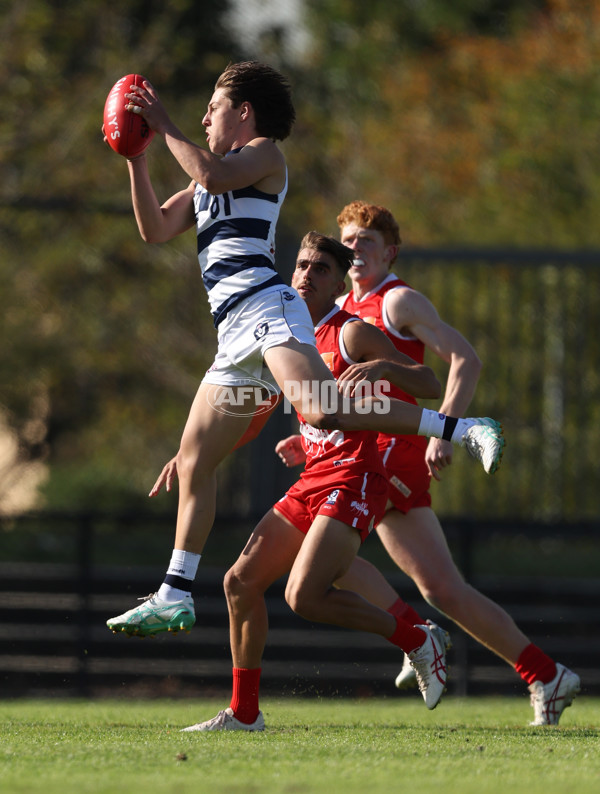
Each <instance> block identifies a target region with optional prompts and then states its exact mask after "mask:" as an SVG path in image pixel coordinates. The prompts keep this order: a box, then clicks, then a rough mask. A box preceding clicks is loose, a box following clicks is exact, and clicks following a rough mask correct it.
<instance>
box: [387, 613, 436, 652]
mask: <svg viewBox="0 0 600 794" xmlns="http://www.w3.org/2000/svg"><path fill="white" fill-rule="evenodd" d="M426 639H427V634H425V632H424V631H423V629H419V628H417V627H416V626H413V625H412V624H411V623H409V622H408V621H407V620H402V618H396V630H395V631H394V633H393V634H392V636H391V637H388V640H389V641H390V642H391V643H392V645H397V646H398V648H400V649H401V650H403V651H404V653H410V652H411V651H414V650H415V649H416V648H420V647H421V645H423V643H424V642H425V640H426Z"/></svg>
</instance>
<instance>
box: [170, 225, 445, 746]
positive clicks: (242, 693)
mask: <svg viewBox="0 0 600 794" xmlns="http://www.w3.org/2000/svg"><path fill="white" fill-rule="evenodd" d="M351 262H352V253H351V251H349V250H348V249H347V248H346V247H345V246H343V245H341V244H340V243H339V242H338V241H337V240H335V239H334V238H331V237H326V236H324V235H320V234H317V233H316V232H309V234H307V235H306V236H305V237H304V239H303V241H302V243H301V250H300V252H299V254H298V258H297V263H296V269H295V271H294V275H293V278H292V286H293V287H295V288H296V289H297V291H298V292H299V293H300V295H301V297H302V298H303V299H304V301H305V302H306V304H307V306H308V308H309V311H310V313H311V317H312V319H313V322H314V323H315V326H316V328H315V333H316V340H317V348H318V350H319V352H320V354H321V356H322V358H323V360H324V361H325V363H326V364H327V365H328V367H329V368H330V369H331V371H332V373H333V375H334V377H335V378H336V379H338V381H339V383H340V390H341V392H343V393H344V394H347V395H351V394H352V393H354V392H355V391H356V390H358V389H364V388H377V387H381V389H382V390H385V389H387V387H388V386H389V384H388V383H387V382H386V383H384V384H382V383H381V381H379V382H378V383H375V384H372V383H370V382H367V381H365V379H364V375H363V374H362V373H357V370H356V367H355V366H354V362H357V363H358V362H367V361H370V362H374V363H375V362H376V363H377V365H378V372H379V374H380V376H381V378H384V377H385V378H386V379H387V380H388V381H390V382H393V383H396V384H399V385H402V386H403V388H405V389H406V390H407V391H409V392H414V393H416V394H418V395H419V396H422V397H429V398H432V397H435V396H436V395H439V383H438V382H437V380H436V379H435V376H433V372H432V371H431V370H430V369H429V368H428V367H424V366H423V365H418V364H415V362H413V361H411V360H410V359H409V358H408V357H406V356H404V355H402V354H398V353H397V351H395V350H394V347H393V345H391V344H390V343H389V340H387V339H386V338H385V336H384V334H382V333H381V332H379V331H378V330H377V329H375V328H373V327H372V326H370V325H368V324H367V323H363V322H362V321H361V320H359V319H358V318H356V317H353V316H351V315H350V314H348V313H347V312H344V311H342V310H340V309H339V308H338V307H337V306H336V305H335V299H336V298H337V297H339V295H341V294H342V292H343V291H344V289H345V284H344V276H345V274H346V272H347V269H348V267H349V266H350V265H351ZM332 398H335V399H337V398H339V399H343V397H342V394H341V393H336V394H335V395H332ZM299 420H300V428H301V434H302V439H303V441H302V443H303V448H304V453H305V454H306V466H305V469H304V471H303V473H302V475H301V477H300V479H299V480H298V482H297V483H296V484H295V485H293V486H292V487H291V488H290V489H289V491H288V492H287V493H286V494H285V496H284V497H283V498H282V499H280V500H279V501H278V502H277V503H276V505H275V506H274V507H273V508H272V509H271V510H270V511H269V512H268V513H267V514H266V515H265V516H264V517H263V519H262V520H261V521H260V522H259V524H258V525H257V527H256V529H255V530H254V532H253V533H252V535H251V537H250V539H249V541H248V543H247V545H246V547H245V549H244V550H243V552H242V553H241V555H240V557H239V559H238V560H237V562H236V563H235V564H234V565H233V567H232V568H231V569H230V570H229V571H228V573H227V574H226V577H225V593H226V596H227V603H228V607H229V616H230V638H231V651H232V657H233V695H232V699H231V705H230V707H229V708H227V709H225V710H223V711H220V712H219V714H218V715H217V716H216V717H214V718H213V719H211V720H208V721H207V722H202V723H198V724H196V725H192V726H190V727H189V728H186V729H185V730H186V731H217V730H246V731H261V730H264V719H263V716H262V713H261V712H260V710H259V697H258V695H259V681H260V673H261V660H262V654H263V649H264V646H265V642H266V638H267V630H268V623H267V610H266V604H265V599H264V593H265V591H266V590H267V588H268V587H269V586H270V585H271V584H272V583H273V582H275V581H276V580H277V579H279V578H280V577H282V576H284V575H285V574H288V573H289V577H288V582H287V587H286V591H285V598H286V601H287V602H288V604H289V605H290V606H291V608H292V609H293V610H294V611H295V612H297V613H298V614H299V615H301V616H302V617H304V618H306V619H307V620H310V621H317V622H322V623H331V624H334V625H338V626H343V627H345V628H352V629H357V630H359V631H369V632H372V633H374V634H380V635H381V636H382V637H384V638H386V639H387V640H388V641H389V642H391V643H392V644H394V645H396V646H397V647H399V648H401V649H402V650H404V652H405V653H407V654H408V657H409V659H410V660H411V663H412V664H413V665H414V669H415V672H416V675H417V679H418V681H419V686H420V688H421V692H422V694H423V698H424V700H425V703H426V705H427V707H428V708H430V709H432V708H435V706H436V705H437V704H438V702H439V700H440V698H441V696H442V693H443V691H444V688H445V682H446V666H445V656H444V647H443V644H442V643H440V642H439V640H438V639H437V638H436V637H435V636H434V634H433V633H432V631H431V630H430V629H429V627H428V626H427V625H422V626H413V625H412V623H410V622H407V621H405V620H403V619H402V618H397V617H395V616H393V615H392V614H390V613H389V612H386V611H385V610H383V609H380V608H379V607H376V606H373V605H372V604H371V603H369V602H368V601H366V600H365V599H363V598H362V597H361V596H358V595H356V594H355V593H353V592H350V591H348V590H342V589H337V588H335V587H333V582H335V580H336V579H338V578H339V577H340V576H342V575H343V574H344V573H345V571H346V570H347V569H348V567H349V566H350V565H351V563H352V560H353V559H354V558H355V556H356V553H357V551H358V549H359V548H360V545H361V543H362V542H363V541H364V540H365V538H366V537H367V536H368V534H369V533H370V532H371V530H372V528H373V526H374V525H375V524H376V523H377V521H378V520H379V518H380V517H381V515H382V514H383V511H384V509H385V504H386V501H387V491H388V484H387V479H386V477H385V472H384V469H383V465H382V463H381V458H380V455H379V452H378V449H377V444H376V435H375V434H374V433H372V432H369V431H352V432H342V431H340V430H333V431H327V430H319V429H316V428H314V427H312V426H310V425H308V424H307V423H306V422H305V421H304V420H303V418H302V416H300V415H299ZM164 475H165V470H163V474H162V475H161V478H159V487H160V483H162V482H163V481H164Z"/></svg>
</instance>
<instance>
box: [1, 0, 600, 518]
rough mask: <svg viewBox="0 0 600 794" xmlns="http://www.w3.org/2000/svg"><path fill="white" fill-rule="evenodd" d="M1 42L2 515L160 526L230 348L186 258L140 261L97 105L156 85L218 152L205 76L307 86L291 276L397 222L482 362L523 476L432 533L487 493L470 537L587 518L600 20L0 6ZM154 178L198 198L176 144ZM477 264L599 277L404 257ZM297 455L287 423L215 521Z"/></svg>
mask: <svg viewBox="0 0 600 794" xmlns="http://www.w3.org/2000/svg"><path fill="white" fill-rule="evenodd" d="M0 40H1V41H2V46H1V48H0V85H2V89H1V90H2V94H3V103H2V105H3V108H4V109H5V112H4V113H3V114H2V115H1V116H0V163H1V169H2V170H1V179H0V252H1V261H0V291H1V295H2V309H3V310H2V312H1V314H0V324H1V333H2V340H3V341H2V345H1V346H0V431H1V435H0V438H1V441H0V474H1V477H0V508H1V510H2V511H4V512H5V513H6V512H11V511H12V512H18V511H19V510H21V509H24V508H28V509H29V508H31V507H33V506H38V507H44V508H48V509H58V508H61V509H65V508H69V509H88V508H96V509H103V510H106V509H109V508H120V509H122V508H127V509H131V510H135V509H138V508H139V509H142V508H143V509H144V510H147V509H148V506H147V505H146V494H147V492H148V490H149V488H150V486H151V485H152V483H153V482H154V479H155V477H156V475H157V474H158V472H159V471H160V469H161V467H162V465H163V463H164V462H165V461H166V460H167V459H168V458H170V457H171V456H172V454H173V453H174V452H175V451H176V449H177V446H178V443H179V438H180V434H181V430H182V428H183V424H184V422H185V419H186V417H187V412H188V409H189V405H190V403H191V400H192V397H193V395H194V393H195V390H196V388H197V385H198V383H199V381H200V380H201V378H202V375H203V373H204V371H205V369H206V367H207V366H208V365H209V364H210V363H211V361H212V357H213V355H214V350H215V332H214V329H213V327H212V323H211V319H210V316H209V312H208V306H207V301H206V297H205V294H204V290H203V286H202V282H201V278H200V272H199V268H198V265H197V260H196V256H195V240H194V236H193V232H190V233H189V235H186V236H184V237H183V238H180V239H178V240H175V241H172V242H171V243H169V244H166V245H161V246H154V245H147V244H144V243H143V242H142V241H141V239H140V238H139V235H138V233H137V228H136V226H135V222H134V219H133V215H132V212H131V208H130V198H129V181H128V177H127V171H126V164H125V162H124V161H121V159H120V158H119V157H118V156H117V155H115V154H114V152H112V151H111V150H109V149H108V148H107V147H106V146H105V145H104V144H103V142H102V135H101V132H100V126H101V123H102V111H103V106H104V101H105V98H106V95H107V93H108V91H109V90H110V88H111V86H112V85H113V83H114V82H115V81H116V80H117V79H118V78H119V77H121V76H122V75H123V74H127V73H129V72H139V73H141V74H143V75H145V76H146V77H148V79H150V80H151V81H152V83H153V84H154V85H155V87H156V88H157V90H158V91H159V93H160V95H161V97H162V98H163V100H164V101H165V104H166V106H167V108H168V109H169V111H170V113H171V115H172V117H173V119H174V120H175V121H176V123H177V124H178V125H179V126H180V127H181V129H182V130H183V131H184V133H186V134H187V135H188V136H189V137H190V138H192V139H193V140H196V141H202V140H203V136H202V128H201V119H202V117H203V114H204V111H205V107H206V103H207V101H208V99H209V98H210V95H211V92H212V88H213V85H214V82H215V79H216V77H217V76H218V75H219V73H220V72H221V71H222V69H223V68H224V67H225V66H226V65H227V63H228V62H229V61H231V60H241V59H246V58H257V59H260V60H265V61H267V62H269V63H271V64H273V65H274V66H275V67H277V68H279V69H281V70H282V71H283V72H284V73H286V74H287V75H288V76H289V77H290V79H291V82H292V85H293V88H294V96H295V104H296V109H297V115H298V121H297V124H296V127H295V130H294V132H293V134H292V137H291V138H290V139H289V140H288V141H286V142H285V144H284V149H285V153H286V155H287V158H288V165H289V169H290V177H291V185H290V191H289V194H288V198H287V199H286V203H285V205H284V209H283V212H282V216H281V220H280V226H279V237H278V258H279V264H280V268H281V270H282V272H283V273H285V274H289V272H290V271H291V266H292V262H293V258H294V254H295V250H296V246H297V243H298V241H299V240H300V238H301V236H302V235H303V234H304V232H305V231H307V230H308V229H310V228H316V229H319V230H320V231H323V232H325V233H337V227H336V223H335V219H336V215H337V213H338V212H339V210H340V209H341V207H342V206H343V205H344V204H346V203H347V202H349V201H351V200H353V199H355V198H362V199H365V200H367V201H371V202H374V203H380V204H384V205H386V206H388V207H389V208H390V209H391V210H392V211H393V212H394V214H395V215H396V217H397V218H398V220H399V222H400V225H401V231H402V236H403V240H404V244H405V247H406V249H407V254H406V261H405V260H404V259H402V260H401V261H400V262H399V266H398V272H399V273H402V274H403V277H404V278H406V280H408V281H409V282H410V283H412V284H413V285H414V286H415V287H417V288H418V289H420V290H421V291H422V292H424V293H425V294H427V295H429V296H430V297H431V298H432V299H433V300H434V301H435V302H436V303H437V304H438V305H440V306H443V307H444V308H443V317H444V319H447V320H448V321H449V322H451V323H452V324H454V325H455V326H456V327H458V328H459V329H460V330H461V331H463V332H464V333H465V335H466V336H468V338H470V339H471V341H473V343H474V344H475V346H476V348H477V349H478V352H479V353H480V355H481V356H482V358H483V359H484V363H485V365H486V366H485V369H484V375H483V377H482V383H481V389H480V390H479V392H478V395H477V397H476V400H475V403H474V405H473V407H472V413H493V415H497V416H499V417H502V418H504V420H505V423H506V426H507V435H508V436H509V450H508V452H507V461H506V464H505V467H504V468H503V470H502V471H501V472H500V474H499V475H498V477H497V478H495V479H494V480H493V481H491V482H490V481H486V480H485V478H484V476H483V475H481V473H480V472H477V475H481V476H478V478H477V479H476V480H475V478H474V475H473V471H474V469H472V468H468V464H469V462H468V461H467V462H466V463H464V462H463V461H462V460H457V462H456V466H455V469H454V470H453V471H452V473H451V474H449V475H447V477H446V478H445V482H444V483H442V485H441V486H440V487H438V486H437V485H436V486H434V489H435V490H434V496H435V499H436V502H435V504H436V507H437V508H438V512H440V514H441V515H445V514H450V515H461V514H472V513H473V510H474V508H473V505H472V503H471V501H470V496H471V495H472V494H473V491H479V492H480V499H479V502H478V503H477V510H476V512H477V513H478V514H481V515H485V514H486V513H487V514H493V515H494V516H504V517H508V518H510V517H511V516H513V515H519V516H521V517H528V516H529V517H534V518H540V517H541V518H549V519H553V520H554V519H557V518H561V517H566V518H569V519H580V518H587V519H589V518H593V517H595V516H596V515H597V513H598V506H599V502H598V496H597V485H596V483H597V480H598V473H599V472H598V466H599V464H598V458H597V455H596V454H595V450H596V449H597V448H598V445H599V444H600V438H599V436H600V430H599V424H598V410H599V409H598V397H599V396H600V395H599V394H598V391H599V385H598V383H597V380H598V370H599V368H600V367H599V365H600V354H599V352H600V351H599V347H600V342H599V341H598V338H597V335H596V334H595V332H594V330H593V329H594V328H595V327H596V325H597V316H598V313H597V308H598V301H599V300H600V292H599V280H598V269H597V265H598V262H597V261H596V259H595V256H594V251H597V250H600V224H599V223H598V222H597V219H598V217H599V216H600V169H598V168H597V167H596V165H597V159H598V154H597V153H598V144H599V136H600V91H599V90H598V89H599V86H600V0H454V1H453V2H452V3H448V2H447V0H396V2H394V3H390V2H389V0H370V2H369V3H363V2H357V1H353V0H278V2H267V0H263V2H261V1H260V0H247V2H244V3H237V2H233V0H203V2H202V3H198V2H194V0H173V1H172V2H164V0H144V2H141V1H140V0H122V1H121V2H119V3H103V2H102V3H101V2H98V0H77V2H73V0H61V2H57V0H54V1H48V0H21V2H19V3H18V4H17V3H7V2H4V3H2V14H1V16H0ZM149 153H150V165H151V172H152V175H153V178H154V180H155V185H156V188H157V193H158V195H159V197H160V198H161V199H165V198H167V197H168V196H169V195H170V194H171V193H172V192H174V191H175V190H177V189H179V188H181V187H182V186H183V185H185V184H186V183H187V177H186V176H185V174H183V173H182V172H181V170H180V169H179V168H178V166H177V165H176V163H175V162H174V161H173V159H172V157H171V156H170V155H169V154H168V152H167V150H166V147H165V146H164V144H163V142H162V141H161V140H159V139H156V140H155V141H154V142H153V143H152V145H151V148H150V150H149ZM475 247H485V248H486V249H490V250H495V251H498V250H502V251H505V252H506V251H507V250H512V249H516V250H521V251H522V250H524V249H535V250H539V249H544V250H546V251H555V252H559V253H560V252H568V251H573V250H575V251H581V250H582V249H584V250H586V251H588V252H591V253H590V256H589V257H588V259H587V260H586V262H587V264H586V268H585V269H584V270H581V268H574V267H570V268H569V267H563V266H560V263H558V264H557V262H556V261H553V260H552V257H550V261H549V263H548V262H547V261H545V260H544V262H542V263H540V262H539V261H538V262H535V261H532V262H529V261H526V260H519V259H517V260H513V261H512V264H511V265H510V267H508V266H507V265H506V262H505V261H504V259H502V257H500V258H498V257H496V259H495V260H494V259H491V260H489V261H488V262H487V264H485V263H484V265H483V267H480V268H479V269H478V270H477V276H476V277H475V276H474V272H475V271H474V270H473V265H472V263H471V264H469V263H468V262H466V261H463V260H461V259H460V257H459V258H458V259H456V258H455V261H454V263H453V262H445V261H444V259H443V257H438V258H437V259H435V258H430V259H423V258H421V259H419V258H416V259H415V258H413V259H411V258H410V255H409V254H410V252H411V251H413V252H414V251H419V250H422V249H428V248H434V249H436V250H438V251H440V250H442V249H443V250H450V251H455V252H456V251H457V250H471V249H474V248H475ZM467 258H468V257H467ZM480 258H481V259H482V260H483V259H485V256H484V254H481V256H480ZM508 258H509V259H510V257H508ZM598 259H600V254H599V255H598ZM542 265H543V267H542ZM405 266H406V268H407V269H406V270H405V269H404V267H405ZM517 275H518V279H519V280H518V286H517V287H515V284H517V282H516V281H515V280H514V279H515V278H516V276H517ZM583 307H585V310H584V309H583ZM515 329H519V330H518V332H517V331H516V330H515ZM557 356H558V357H559V358H560V361H561V366H560V367H558V366H555V367H554V369H553V368H552V363H553V362H554V363H555V364H556V360H557ZM492 362H493V363H492ZM428 363H431V364H432V365H433V364H434V362H433V361H431V362H428ZM575 364H577V367H575ZM435 366H436V370H438V368H439V364H438V363H437V362H436V363H435ZM582 373H585V375H582ZM438 374H439V375H440V377H442V378H443V377H444V373H443V370H438ZM556 394H558V395H559V402H560V401H562V402H561V405H560V406H559V407H558V408H556V405H554V403H552V399H553V395H556ZM565 395H567V396H568V399H569V401H571V402H570V403H569V404H571V405H572V406H573V409H572V411H571V413H568V421H566V420H565V416H567V413H565V400H566V399H567V397H566V396H565ZM553 405H554V410H552V406H553ZM548 406H550V408H549V410H550V418H548V411H545V409H546V408H548ZM289 428H290V425H289V418H288V417H281V416H280V417H279V418H277V417H276V418H275V419H274V420H273V422H272V427H271V429H270V430H269V432H268V433H265V436H264V438H263V439H262V440H260V439H259V441H257V442H255V445H256V444H259V446H255V445H251V446H250V447H248V448H247V449H246V450H242V451H241V452H240V453H236V455H234V456H232V458H231V459H230V460H229V461H227V462H226V463H225V464H223V470H222V472H221V475H220V476H221V477H222V478H223V482H224V483H225V487H224V488H222V489H221V491H220V499H221V501H220V509H221V510H229V511H232V510H237V511H240V512H244V511H246V512H248V511H249V510H251V509H252V507H253V506H255V505H256V500H255V497H254V495H255V494H256V493H260V494H261V496H262V501H260V506H261V507H262V505H263V503H266V504H267V506H268V504H270V503H271V502H272V501H273V500H274V499H275V498H278V496H280V495H281V490H280V489H281V488H282V487H283V486H284V485H285V484H286V482H287V481H286V479H285V478H286V477H287V479H288V480H291V478H292V476H293V475H294V474H295V473H286V472H283V474H281V475H277V477H275V475H272V474H271V472H272V470H273V469H272V468H269V466H270V464H267V462H266V461H267V458H268V456H271V458H273V457H274V456H273V455H272V446H273V439H275V438H277V437H278V434H281V433H284V432H287V431H288V430H289ZM582 436H583V437H584V438H585V439H586V443H585V444H582V442H581V438H582ZM557 438H558V439H560V443H558V444H557V442H556V439H557ZM552 455H553V456H554V457H553V458H552ZM457 457H458V456H457ZM547 458H548V459H549V458H552V460H553V461H554V467H553V469H552V472H550V474H548V473H547V474H548V476H545V474H544V472H545V467H546V463H545V461H546V459H547ZM275 463H276V462H273V466H275ZM275 480H277V482H276V483H275V482H274V481H275ZM559 480H560V482H559ZM542 482H543V483H544V486H543V488H544V489H545V490H544V491H543V495H542V497H541V498H540V489H541V484H542ZM559 490H560V494H561V496H560V498H554V499H552V498H551V497H552V496H553V495H554V496H556V494H558V493H559ZM232 493H235V500H234V499H232ZM584 493H585V495H586V496H585V498H583V497H582V494H584ZM563 494H564V496H563ZM438 498H439V505H438ZM253 500H254V501H253ZM161 504H162V507H163V508H164V505H165V504H168V505H170V506H171V507H172V506H173V504H174V503H173V501H170V502H163V503H161Z"/></svg>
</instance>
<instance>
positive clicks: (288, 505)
mask: <svg viewBox="0 0 600 794" xmlns="http://www.w3.org/2000/svg"><path fill="white" fill-rule="evenodd" d="M388 487H389V486H388V482H387V480H386V478H385V477H384V476H383V475H381V474H378V473H376V472H363V473H359V474H351V473H344V474H343V475H342V477H341V478H339V479H336V481H335V482H332V481H329V482H327V481H324V480H323V478H317V477H315V478H311V477H307V478H305V477H304V476H303V477H301V478H300V479H299V480H298V482H296V483H295V484H294V485H292V487H291V488H290V489H289V491H288V492H287V493H286V495H285V496H284V497H282V498H281V499H280V500H279V501H278V502H277V503H276V504H275V505H274V508H275V510H276V511H277V512H278V513H280V514H281V515H282V516H283V517H284V518H286V519H287V520H288V521H289V522H290V523H291V524H293V525H294V526H295V527H296V528H297V529H299V530H300V532H303V533H304V534H305V535H306V534H307V532H308V530H309V529H310V527H311V525H312V523H313V521H314V520H315V518H316V516H318V515H320V516H327V517H330V518H335V519H337V520H338V521H342V522H343V523H344V524H347V525H348V526H350V527H354V528H355V529H357V530H358V532H359V534H360V539H361V543H364V541H365V540H366V538H367V537H368V535H369V532H371V530H372V529H373V527H374V526H375V525H376V524H377V523H378V522H379V521H381V519H382V518H383V514H384V513H385V506H386V504H387V499H388Z"/></svg>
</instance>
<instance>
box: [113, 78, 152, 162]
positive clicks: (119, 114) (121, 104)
mask: <svg viewBox="0 0 600 794" xmlns="http://www.w3.org/2000/svg"><path fill="white" fill-rule="evenodd" d="M145 79H146V78H145V77H142V75H141V74H126V75H125V77H121V79H120V80H117V82H116V83H115V84H114V85H113V87H112V88H111V89H110V93H109V95H108V96H107V97H106V103H105V105H104V134H105V135H106V140H107V141H108V144H109V146H110V147H111V149H114V150H115V152H117V154H122V155H123V157H136V156H137V155H138V154H141V153H142V152H143V151H144V149H145V148H146V147H147V146H148V144H149V143H150V141H151V140H152V138H153V137H154V130H151V129H150V127H149V126H148V124H147V123H146V120H145V119H144V118H142V116H139V115H137V114H136V113H131V112H130V111H129V110H125V105H127V103H128V100H127V99H125V94H129V93H130V88H129V87H130V86H132V85H142V84H143V82H144V80H145Z"/></svg>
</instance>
